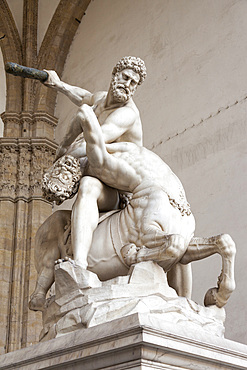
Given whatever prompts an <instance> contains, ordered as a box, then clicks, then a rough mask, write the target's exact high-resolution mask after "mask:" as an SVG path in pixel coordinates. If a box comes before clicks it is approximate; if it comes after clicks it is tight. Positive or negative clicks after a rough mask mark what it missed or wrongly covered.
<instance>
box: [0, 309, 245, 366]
mask: <svg viewBox="0 0 247 370" xmlns="http://www.w3.org/2000/svg"><path fill="white" fill-rule="evenodd" d="M14 368H15V369H16V368H18V369H19V370H22V369H23V370H24V369H25V370H36V369H45V368H49V369H53V368H61V369H66V370H67V369H74V370H75V369H82V368H83V369H84V370H92V369H102V368H104V369H142V370H143V369H180V370H183V369H187V370H188V369H190V370H215V369H225V370H227V369H228V370H233V369H246V368H247V346H245V345H243V344H240V343H236V342H232V341H229V340H226V339H223V338H218V337H216V336H214V335H209V334H208V335H206V334H205V333H204V334H203V333H201V332H199V331H196V330H188V328H186V327H183V325H180V326H177V325H176V326H174V325H173V324H172V323H170V324H169V323H164V322H163V321H162V320H160V319H158V318H157V317H155V315H153V314H145V313H142V314H137V313H136V314H133V315H130V316H126V317H123V318H121V319H117V320H113V321H111V322H109V323H105V324H101V325H98V326H95V327H92V328H89V329H87V331H86V335H85V331H84V330H77V331H75V332H74V333H70V334H66V335H64V336H62V337H60V338H56V339H52V340H49V341H47V342H43V343H39V344H36V345H34V346H31V347H28V348H25V349H22V350H19V351H16V352H13V353H8V354H6V355H2V356H1V357H0V369H1V370H4V369H6V370H7V369H14Z"/></svg>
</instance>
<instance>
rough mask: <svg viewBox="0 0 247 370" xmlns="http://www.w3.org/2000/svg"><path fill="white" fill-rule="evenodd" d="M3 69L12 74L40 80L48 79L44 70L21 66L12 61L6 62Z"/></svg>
mask: <svg viewBox="0 0 247 370" xmlns="http://www.w3.org/2000/svg"><path fill="white" fill-rule="evenodd" d="M5 71H6V72H7V73H10V74H11V75H14V76H20V77H25V78H33V79H35V80H39V81H42V82H44V81H46V80H47V79H48V73H47V72H45V71H41V70H39V69H36V68H29V67H25V66H21V65H20V64H17V63H12V62H8V63H6V64H5Z"/></svg>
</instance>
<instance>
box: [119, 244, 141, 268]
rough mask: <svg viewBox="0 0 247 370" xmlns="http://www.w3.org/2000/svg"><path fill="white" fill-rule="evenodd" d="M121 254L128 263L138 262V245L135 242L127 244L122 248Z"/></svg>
mask: <svg viewBox="0 0 247 370" xmlns="http://www.w3.org/2000/svg"><path fill="white" fill-rule="evenodd" d="M121 254H122V257H123V259H124V262H125V263H126V265H128V266H131V265H133V264H135V263H136V256H137V247H136V245H135V244H133V243H131V244H126V245H125V246H123V247H122V249H121Z"/></svg>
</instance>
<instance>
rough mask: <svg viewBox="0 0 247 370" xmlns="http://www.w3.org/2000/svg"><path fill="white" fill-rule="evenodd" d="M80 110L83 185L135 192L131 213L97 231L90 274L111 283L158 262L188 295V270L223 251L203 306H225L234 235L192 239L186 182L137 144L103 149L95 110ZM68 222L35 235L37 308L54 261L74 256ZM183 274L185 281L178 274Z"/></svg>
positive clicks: (64, 217)
mask: <svg viewBox="0 0 247 370" xmlns="http://www.w3.org/2000/svg"><path fill="white" fill-rule="evenodd" d="M81 112H82V118H83V119H82V122H83V125H84V127H83V128H84V136H85V139H86V142H87V156H88V161H89V170H88V175H89V176H86V177H83V178H82V180H81V181H83V182H88V183H87V185H88V187H90V181H98V180H96V179H99V180H101V181H102V182H103V183H105V184H106V185H108V186H111V187H115V188H117V189H119V190H121V191H127V192H131V193H132V194H133V196H132V199H131V200H130V202H129V204H128V205H127V207H126V208H124V209H123V210H121V211H119V212H116V213H114V214H112V215H110V216H109V217H107V218H105V219H104V220H103V221H102V222H100V224H99V225H98V227H97V228H96V230H95V231H94V234H93V240H92V243H91V247H90V250H89V253H88V255H87V261H88V269H89V270H91V271H92V272H95V273H96V274H97V275H98V276H99V278H100V279H102V280H106V279H110V278H113V277H116V276H118V275H125V274H127V273H128V268H129V266H130V265H131V264H133V263H138V262H140V261H146V260H153V261H155V262H157V263H158V264H159V265H160V266H161V267H163V269H164V271H165V272H168V273H169V272H173V273H172V274H171V277H172V278H171V279H170V283H171V285H172V286H173V287H174V288H175V289H176V290H177V292H178V293H179V294H180V295H185V296H190V293H191V283H190V266H189V265H188V264H189V263H190V262H191V261H195V260H199V259H202V258H205V257H208V256H210V255H212V254H214V253H219V254H220V255H221V256H222V261H223V267H222V273H221V275H220V277H219V280H218V287H217V288H213V289H211V290H209V292H208V293H207V295H206V297H205V304H206V305H209V304H216V305H218V306H219V307H221V306H223V305H224V304H225V303H226V301H227V300H228V298H229V296H230V294H231V292H232V291H233V289H234V287H235V283H234V275H233V264H234V255H235V245H234V242H233V241H232V239H231V238H230V236H229V235H221V236H217V237H212V238H208V239H204V238H193V235H194V229H195V221H194V217H193V215H192V213H191V211H190V207H189V204H188V203H187V200H186V196H185V192H184V189H183V187H182V184H181V182H180V181H179V179H178V178H177V177H176V175H174V173H173V172H172V171H171V169H170V168H169V166H167V165H166V164H165V163H164V162H163V161H162V160H161V158H159V157H158V156H157V155H155V154H154V153H152V152H151V151H149V150H147V149H145V148H143V147H139V146H137V145H135V144H133V143H115V144H108V145H106V144H105V143H104V140H103V137H102V132H101V129H100V126H99V124H98V121H97V119H96V117H95V115H94V113H93V111H92V110H91V108H89V107H87V106H83V107H82V108H81ZM90 179H91V180H90ZM69 221H70V212H69V211H58V212H56V213H54V214H53V215H52V216H51V217H50V218H48V219H47V220H46V221H45V223H44V224H43V225H42V226H41V228H40V229H39V231H38V233H37V237H36V249H35V250H36V252H35V254H36V257H35V259H36V267H37V271H38V279H37V285H36V289H35V292H34V293H33V295H32V297H31V301H30V308H32V309H41V310H42V309H43V307H44V303H45V296H46V293H47V291H48V289H49V288H50V286H51V284H52V283H53V281H54V261H55V260H57V259H60V258H61V259H63V258H65V257H68V256H69V255H70V256H71V248H70V238H69V234H70V233H69V229H70V227H69ZM81 248H83V245H82V246H81ZM72 250H73V248H72ZM179 269H180V274H181V272H182V279H179V278H178V276H179V274H176V273H175V274H174V271H175V272H176V270H179ZM183 277H184V279H183ZM168 280H169V279H168ZM183 280H184V281H185V286H182V285H183V283H184V281H183ZM186 285H187V286H186ZM181 286H182V288H181Z"/></svg>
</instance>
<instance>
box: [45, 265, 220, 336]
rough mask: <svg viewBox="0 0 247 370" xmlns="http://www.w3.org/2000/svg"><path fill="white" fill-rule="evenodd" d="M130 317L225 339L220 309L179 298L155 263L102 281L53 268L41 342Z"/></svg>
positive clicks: (81, 272) (82, 272)
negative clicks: (52, 289)
mask: <svg viewBox="0 0 247 370" xmlns="http://www.w3.org/2000/svg"><path fill="white" fill-rule="evenodd" d="M134 313H146V314H149V313H150V314H152V317H155V318H156V319H157V320H161V321H162V322H163V323H165V322H167V323H168V324H169V323H171V322H172V323H173V324H174V325H182V327H183V328H187V329H188V330H191V331H200V332H202V333H206V334H208V335H210V336H211V335H216V336H219V337H223V334H224V330H225V328H224V320H225V310H224V308H218V307H216V306H210V307H202V306H200V305H198V304H196V303H195V302H193V301H191V300H189V299H187V298H184V297H178V295H177V293H176V291H175V290H174V289H172V288H170V287H169V285H168V283H167V277H166V274H165V272H164V270H163V269H162V268H161V267H160V266H159V265H158V264H157V263H155V262H152V261H148V262H140V263H137V264H135V265H133V266H132V267H131V268H130V270H129V274H128V275H126V276H119V277H116V278H114V279H111V280H107V281H104V282H101V281H100V280H99V279H98V277H97V275H96V274H94V273H92V272H90V271H87V270H84V269H82V268H81V267H80V266H78V265H75V264H73V261H71V262H69V261H66V262H61V263H59V264H57V265H56V266H55V295H54V296H52V297H51V298H50V299H48V300H47V303H46V308H45V310H44V312H43V330H42V332H41V335H40V340H42V341H44V340H49V339H53V338H56V337H59V336H61V335H64V334H66V333H70V332H73V331H75V330H78V329H82V330H84V331H85V335H86V333H87V329H88V328H90V327H93V326H96V325H99V324H103V323H105V322H110V321H112V320H115V319H120V318H122V317H123V316H127V315H131V314H134Z"/></svg>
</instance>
